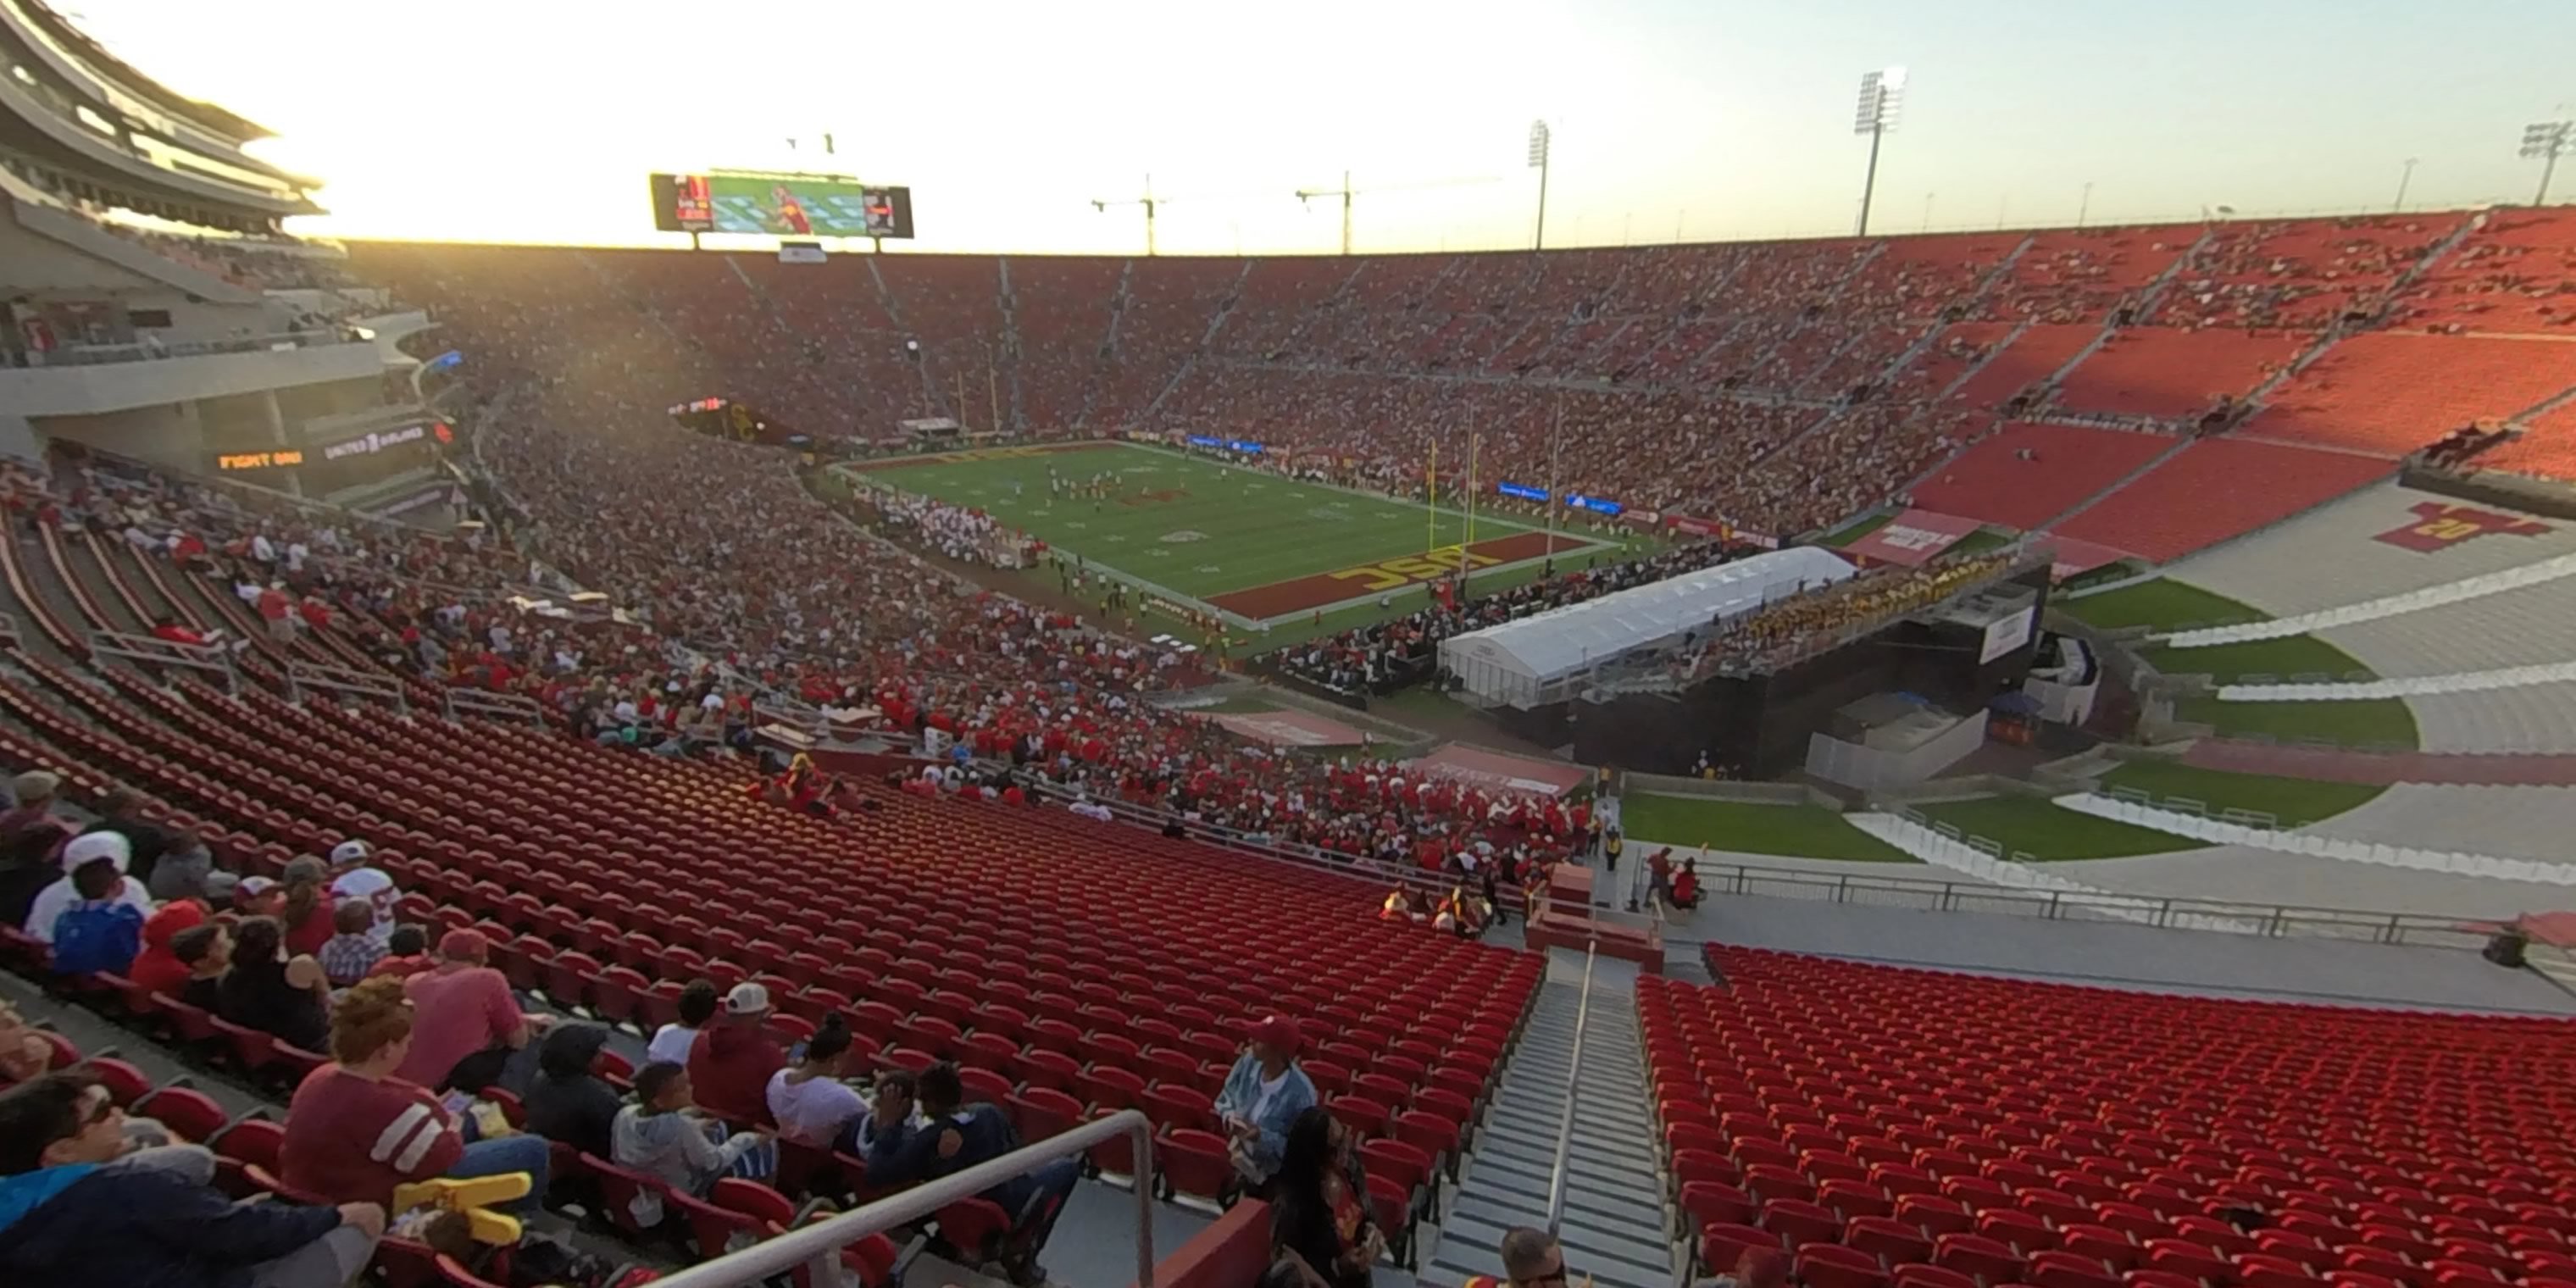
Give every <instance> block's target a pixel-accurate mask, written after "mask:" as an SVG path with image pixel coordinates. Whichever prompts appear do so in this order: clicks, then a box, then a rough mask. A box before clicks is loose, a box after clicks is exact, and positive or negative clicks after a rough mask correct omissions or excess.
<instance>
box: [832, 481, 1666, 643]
mask: <svg viewBox="0 0 2576 1288" xmlns="http://www.w3.org/2000/svg"><path fill="white" fill-rule="evenodd" d="M1050 468H1052V469H1053V470H1054V471H1055V473H1056V474H1057V475H1058V476H1059V477H1062V478H1066V479H1070V480H1088V479H1090V478H1091V477H1092V476H1094V475H1097V474H1102V473H1108V472H1115V473H1117V474H1118V475H1119V476H1120V480H1121V481H1120V482H1119V484H1118V485H1117V486H1116V487H1115V488H1113V489H1112V491H1113V496H1112V497H1111V498H1109V499H1105V500H1090V499H1076V498H1072V497H1061V498H1050V497H1049V495H1048V489H1047V472H1048V470H1049V469H1050ZM861 477H862V479H863V480H865V481H868V482H873V483H881V484H884V485H886V486H890V487H894V488H898V489H901V490H903V491H908V492H917V493H921V494H923V495H927V496H932V497H937V498H938V499H940V500H943V501H948V502H951V503H953V504H957V505H968V506H975V507H978V508H981V509H983V510H985V511H987V512H989V513H991V514H992V515H993V516H994V517H995V518H996V519H998V520H1000V521H1001V522H1003V523H1005V524H1008V525H1010V526H1012V527H1015V528H1019V529H1022V530H1024V531H1027V532H1029V533H1031V534H1032V535H1035V536H1037V537H1038V538H1040V539H1042V540H1044V541H1045V542H1046V543H1047V544H1048V545H1050V546H1052V547H1054V548H1056V549H1058V550H1062V551H1068V552H1073V553H1078V554H1080V555H1081V556H1082V557H1083V558H1084V559H1085V560H1086V561H1087V562H1091V563H1098V564H1103V565H1106V566H1108V567H1109V568H1112V569H1115V570H1117V571H1119V572H1122V573H1126V574H1128V575H1130V576H1131V577H1134V578H1136V579H1139V580H1142V581H1146V582H1151V583H1153V584H1155V585H1157V586H1161V587H1163V588H1165V589H1167V590H1169V591H1172V592H1175V593H1177V594H1180V595H1184V596H1188V597H1190V598H1194V599H1207V598H1213V597H1215V596H1218V595H1223V594H1226V593H1228V592H1232V591H1239V590H1246V589H1250V588H1252V587H1255V586H1266V585H1270V584H1272V583H1276V582H1284V581H1291V580H1294V579H1296V578H1300V577H1309V576H1315V575H1318V574H1329V573H1334V572H1340V571H1344V570H1347V569H1353V568H1359V567H1363V566H1367V565H1372V564H1377V563H1381V562H1383V561H1386V560H1390V559H1402V558H1406V557H1413V556H1420V555H1421V554H1422V553H1423V552H1424V551H1425V550H1427V549H1432V548H1435V547H1445V546H1454V545H1458V544H1460V543H1461V542H1463V541H1465V540H1466V539H1467V517H1466V515H1465V514H1464V513H1463V512H1461V511H1458V510H1455V509H1453V508H1452V507H1451V506H1450V505H1449V504H1448V502H1447V501H1446V500H1445V499H1444V500H1443V502H1442V504H1441V507H1440V513H1439V514H1438V516H1437V517H1436V519H1435V518H1431V517H1429V516H1426V514H1425V511H1424V507H1422V506H1420V505H1414V504H1409V503H1405V502H1399V501H1394V500H1390V499H1385V498H1379V497H1371V496H1364V495H1360V494H1358V493H1354V492H1345V491H1342V490H1341V489H1338V488H1330V487H1322V486H1318V485H1313V484H1306V483H1299V482H1295V481H1293V480H1289V479H1284V478H1281V477H1279V476H1277V475H1274V474H1266V473H1259V472H1256V471H1252V470H1242V469H1236V468H1234V467H1231V466H1228V465H1223V464H1219V463H1217V462H1214V461H1208V460H1201V459H1197V458H1193V457H1185V456H1181V455H1179V454H1177V453H1172V452H1165V451H1159V450H1156V449H1153V448H1148V447H1141V446H1135V445H1132V444H1116V443H1104V444H1099V445H1097V446H1092V447H1085V448H1081V449H1078V450H1073V451H1064V452H1052V453H1047V454H1043V455H1036V454H1032V455H995V456H992V457H988V458H986V459H981V460H963V461H960V460H945V461H929V462H925V463H922V464H918V465H905V464H892V465H887V466H881V467H878V468H874V469H870V470H867V471H866V472H865V473H864V474H863V475H862V476H861ZM1537 530H1538V526H1537V525H1535V524H1531V523H1528V522H1526V521H1522V520H1519V519H1505V518H1500V517H1496V516H1491V515H1483V514H1479V515H1478V516H1476V520H1475V539H1476V540H1478V541H1485V540H1491V539H1494V538H1499V537H1507V536H1511V535H1513V534H1515V533H1520V532H1532V531H1537ZM1570 535H1575V536H1579V537H1582V538H1583V539H1586V540H1591V541H1595V542H1598V543H1601V545H1602V546H1603V547H1604V548H1603V549H1602V550H1601V551H1600V552H1599V553H1601V554H1602V556H1603V557H1604V558H1608V557H1610V556H1611V555H1612V554H1615V553H1616V552H1618V551H1619V550H1620V548H1621V542H1622V541H1623V540H1626V541H1631V542H1635V543H1638V544H1637V546H1636V548H1638V549H1643V548H1644V546H1643V542H1644V538H1639V537H1626V538H1623V537H1620V536H1615V535H1601V534H1593V533H1590V532H1589V531H1585V530H1578V531H1575V532H1573V533H1571V534H1570ZM1589 557H1590V556H1589V555H1587V554H1586V553H1584V552H1581V551H1576V552H1573V553H1572V554H1570V555H1568V554H1560V555H1559V556H1558V560H1559V562H1560V564H1562V563H1563V562H1564V561H1565V560H1567V559H1569V558H1571V559H1575V560H1582V559H1586V558H1589ZM1507 576H1508V574H1507V573H1506V572H1503V571H1496V572H1493V573H1489V574H1486V575H1484V576H1480V577H1477V578H1475V579H1474V581H1473V582H1472V584H1471V589H1474V590H1483V589H1486V588H1488V587H1490V588H1493V589H1501V588H1502V587H1504V586H1505V585H1508V584H1510V582H1508V581H1507V580H1505V578H1506V577H1507ZM1367 594H1368V592H1367V590H1366V589H1365V587H1364V583H1363V582H1362V581H1359V580H1354V581H1353V582H1352V591H1351V597H1352V598H1360V597H1364V596H1366V595H1367ZM1422 594H1423V591H1422V590H1421V589H1420V587H1418V586H1416V587H1407V588H1404V589H1403V590H1401V591H1398V592H1397V595H1398V597H1399V598H1404V597H1406V596H1408V595H1409V596H1410V597H1412V598H1417V599H1418V598H1419V597H1420V596H1421V595H1422ZM1409 606H1410V605H1408V607H1409ZM1371 615H1373V610H1372V611H1367V612H1362V613H1361V614H1360V615H1359V616H1360V620H1366V619H1367V617H1369V616H1371Z"/></svg>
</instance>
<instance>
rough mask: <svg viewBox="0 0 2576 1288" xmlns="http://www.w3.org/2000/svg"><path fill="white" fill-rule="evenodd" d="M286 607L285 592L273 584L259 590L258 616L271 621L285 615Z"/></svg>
mask: <svg viewBox="0 0 2576 1288" xmlns="http://www.w3.org/2000/svg"><path fill="white" fill-rule="evenodd" d="M287 607H288V604H287V599H286V592H284V591H281V590H279V589H277V588H276V587H274V586H271V587H269V588H268V589H266V590H263V591H261V592H259V615H260V616H262V617H265V618H267V619H268V620H270V621H272V622H273V621H276V620H278V619H279V618H281V617H284V616H286V611H287Z"/></svg>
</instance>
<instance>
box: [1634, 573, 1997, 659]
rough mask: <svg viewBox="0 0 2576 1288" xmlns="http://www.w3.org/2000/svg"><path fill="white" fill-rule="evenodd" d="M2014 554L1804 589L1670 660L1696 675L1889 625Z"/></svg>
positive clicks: (1861, 576) (1735, 621)
mask: <svg viewBox="0 0 2576 1288" xmlns="http://www.w3.org/2000/svg"><path fill="white" fill-rule="evenodd" d="M2017 557H2018V556H2017V555H2016V554H2015V553H2014V552H2012V551H2009V550H1999V551H1994V552H1990V553H1987V554H1977V555H1963V556H1959V557H1956V558H1950V559H1942V560H1936V561H1934V562H1931V563H1927V564H1924V565H1922V566H1921V567H1916V568H1903V567H1886V568H1876V569H1871V570H1869V571H1866V572H1863V573H1861V574H1859V575H1858V576H1855V577H1852V578H1850V579H1849V580H1846V581H1838V582H1834V583H1832V584H1830V585H1826V586H1822V587H1818V588H1816V589H1812V590H1808V591H1805V592H1803V593H1800V594H1798V595H1794V596H1791V597H1789V598H1787V599H1782V600H1778V601H1776V602H1773V603H1770V604H1766V605H1764V606H1762V607H1761V608H1758V609H1755V610H1754V611H1752V612H1750V613H1746V614H1744V615H1743V616H1740V617H1737V618H1734V619H1732V620H1729V621H1725V622H1721V623H1719V624H1718V625H1717V626H1716V627H1715V628H1713V629H1712V630H1711V632H1710V633H1709V634H1708V636H1707V637H1706V638H1705V639H1704V640H1703V641H1702V642H1701V644H1700V646H1699V648H1698V650H1697V651H1696V652H1695V653H1693V654H1690V655H1687V656H1685V657H1684V658H1682V659H1680V660H1678V661H1677V662H1676V663H1675V666H1676V669H1677V670H1678V671H1679V672H1681V673H1683V674H1685V675H1696V674H1700V673H1702V672H1704V671H1705V670H1707V669H1708V668H1709V667H1711V666H1714V665H1718V664H1721V663H1741V662H1752V661H1758V660H1760V659H1763V658H1765V657H1772V656H1779V655H1784V654H1789V653H1794V652H1795V651H1797V650H1799V649H1801V648H1804V647H1806V646H1808V645H1810V644H1813V643H1818V642H1822V641H1826V640H1831V639H1835V638H1838V637H1840V636H1842V635H1844V634H1846V633H1848V632H1850V631H1852V630H1855V629H1859V628H1863V627H1867V626H1870V625H1873V624H1876V623H1882V622H1887V621H1892V620H1894V619H1896V618H1898V617H1902V616H1904V615H1905V614H1907V613H1910V612H1914V611H1915V610H1917V609H1920V608H1923V607H1925V606H1927V605H1930V604H1937V603H1939V602H1941V601H1942V600H1944V599H1947V598H1949V597H1950V596H1951V595H1954V594H1956V593H1958V592H1959V591H1960V590H1961V589H1962V588H1964V587H1967V586H1970V585H1973V584H1975V583H1977V582H1980V581H1983V580H1985V579H1987V578H1990V577H1993V576H1994V575H1996V574H1997V573H2000V572H2002V571H2003V570H2004V569H2005V568H2007V567H2010V566H2011V564H2012V562H2013V560H2014V559H2015V558H2017Z"/></svg>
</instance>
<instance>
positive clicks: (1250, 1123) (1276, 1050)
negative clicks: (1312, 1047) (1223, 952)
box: [1216, 1015, 1315, 1186]
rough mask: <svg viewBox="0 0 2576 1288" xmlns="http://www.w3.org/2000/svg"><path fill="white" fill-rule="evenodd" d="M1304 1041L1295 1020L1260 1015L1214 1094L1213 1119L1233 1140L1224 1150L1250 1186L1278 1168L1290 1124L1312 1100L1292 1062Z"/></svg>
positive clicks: (1306, 1080)
mask: <svg viewBox="0 0 2576 1288" xmlns="http://www.w3.org/2000/svg"><path fill="white" fill-rule="evenodd" d="M1302 1045H1304V1037H1303V1035H1302V1034H1300V1033H1298V1031H1297V1022H1296V1021H1295V1020H1292V1019H1289V1018H1288V1017H1287V1016H1285V1015H1272V1016H1268V1017H1266V1018H1264V1019H1263V1020H1262V1021H1261V1022H1260V1023H1259V1024H1256V1025H1254V1026H1253V1028H1252V1044H1251V1047H1250V1049H1249V1050H1246V1051H1245V1052H1244V1053H1243V1056H1242V1058H1241V1059H1238V1060H1236V1061H1235V1062H1234V1068H1233V1070H1232V1071H1230V1072H1228V1073H1227V1074H1226V1075H1225V1089H1224V1090H1222V1091H1219V1092H1218V1093H1217V1097H1216V1113H1217V1121H1218V1122H1220V1123H1223V1124H1224V1125H1225V1130H1226V1134H1227V1136H1228V1137H1230V1138H1231V1144H1230V1145H1229V1146H1228V1149H1227V1153H1228V1154H1230V1155H1231V1156H1232V1157H1233V1159H1234V1170H1235V1171H1237V1172H1240V1173H1242V1175H1243V1178H1244V1180H1245V1181H1246V1182H1247V1183H1248V1184H1251V1185H1254V1186H1260V1185H1263V1184H1265V1183H1267V1182H1268V1181H1269V1180H1270V1174H1271V1173H1273V1172H1275V1171H1278V1170H1279V1155H1280V1151H1281V1150H1282V1149H1284V1148H1286V1146H1287V1144H1288V1127H1289V1124H1291V1123H1294V1122H1296V1121H1297V1115H1299V1114H1302V1113H1304V1112H1306V1110H1308V1109H1310V1108H1312V1107H1313V1106H1314V1104H1315V1084H1314V1082H1313V1080H1311V1079H1309V1078H1308V1077H1307V1076H1306V1071H1305V1070H1303V1069H1300V1068H1298V1067H1297V1063H1296V1061H1297V1048H1298V1047H1300V1046H1302Z"/></svg>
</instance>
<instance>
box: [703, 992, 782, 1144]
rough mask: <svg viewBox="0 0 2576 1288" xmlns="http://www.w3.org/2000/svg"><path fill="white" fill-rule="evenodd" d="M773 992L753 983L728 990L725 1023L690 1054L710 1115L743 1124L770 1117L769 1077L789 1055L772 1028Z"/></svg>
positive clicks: (758, 1121) (765, 1119)
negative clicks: (770, 1008)
mask: <svg viewBox="0 0 2576 1288" xmlns="http://www.w3.org/2000/svg"><path fill="white" fill-rule="evenodd" d="M768 1023H769V990H768V989H766V988H764V987H762V986H760V985H758V984H752V983H742V984H736V985H734V986H733V991H732V992H729V993H727V994H725V1000H724V1022H723V1023H721V1024H718V1025H716V1026H715V1027H714V1028H711V1029H708V1030H707V1031H706V1035H705V1036H704V1037H702V1038H700V1039H699V1040H698V1043H697V1045H696V1047H695V1048H693V1049H692V1050H691V1051H690V1052H689V1065H688V1068H689V1081H690V1083H692V1084H693V1090H694V1091H695V1092H696V1094H697V1100H698V1103H699V1104H702V1105H704V1106H706V1108H707V1111H708V1112H709V1113H712V1114H715V1115H716V1116H718V1117H720V1118H725V1119H729V1120H731V1121H733V1122H737V1123H766V1122H768V1121H769V1078H770V1075H771V1074H774V1073H776V1072H778V1071H779V1070H780V1069H782V1068H785V1067H786V1065H787V1053H786V1052H785V1051H783V1050H780V1049H779V1046H778V1043H777V1042H776V1041H775V1040H773V1039H772V1038H771V1037H770V1036H769V1034H768V1032H767V1025H768Z"/></svg>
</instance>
